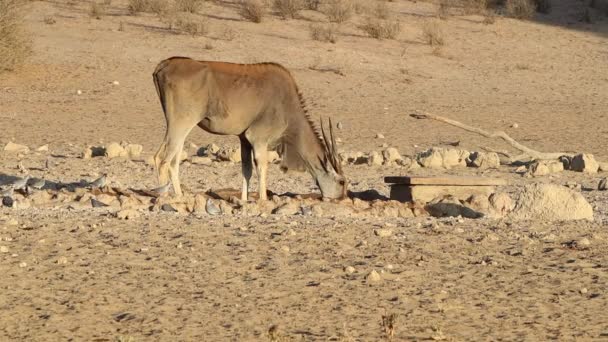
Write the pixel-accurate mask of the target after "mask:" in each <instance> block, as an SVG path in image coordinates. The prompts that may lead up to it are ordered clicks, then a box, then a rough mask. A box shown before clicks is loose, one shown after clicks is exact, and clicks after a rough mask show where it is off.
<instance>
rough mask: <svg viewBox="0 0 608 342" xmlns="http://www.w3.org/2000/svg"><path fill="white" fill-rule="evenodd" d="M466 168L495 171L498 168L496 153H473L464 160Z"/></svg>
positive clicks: (498, 160) (498, 162)
mask: <svg viewBox="0 0 608 342" xmlns="http://www.w3.org/2000/svg"><path fill="white" fill-rule="evenodd" d="M466 163H467V166H470V167H476V168H480V169H497V168H498V167H499V166H500V158H499V157H498V153H494V152H473V153H471V154H470V155H469V157H468V158H467V159H466Z"/></svg>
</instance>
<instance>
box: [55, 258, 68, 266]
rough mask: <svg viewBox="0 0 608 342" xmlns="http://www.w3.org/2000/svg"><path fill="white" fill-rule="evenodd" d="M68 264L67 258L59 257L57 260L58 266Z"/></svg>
mask: <svg viewBox="0 0 608 342" xmlns="http://www.w3.org/2000/svg"><path fill="white" fill-rule="evenodd" d="M67 263H68V258H66V257H64V256H62V257H59V258H58V259H57V264H58V265H65V264H67Z"/></svg>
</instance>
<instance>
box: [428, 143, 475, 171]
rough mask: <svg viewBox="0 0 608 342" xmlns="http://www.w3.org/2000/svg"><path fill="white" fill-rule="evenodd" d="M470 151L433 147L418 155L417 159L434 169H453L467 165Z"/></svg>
mask: <svg viewBox="0 0 608 342" xmlns="http://www.w3.org/2000/svg"><path fill="white" fill-rule="evenodd" d="M469 155H470V153H469V152H468V151H465V150H460V149H452V148H442V147H431V148H430V149H428V150H426V151H424V152H420V153H418V154H417V155H416V160H417V161H418V163H419V164H420V165H422V166H423V167H427V168H432V169H440V168H445V169H451V168H452V167H456V166H467V162H466V159H467V158H468V157H469Z"/></svg>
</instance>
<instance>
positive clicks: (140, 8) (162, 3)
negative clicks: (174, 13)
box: [127, 0, 169, 15]
mask: <svg viewBox="0 0 608 342" xmlns="http://www.w3.org/2000/svg"><path fill="white" fill-rule="evenodd" d="M127 9H128V10H129V12H130V13H131V14H137V13H139V12H152V13H156V14H159V15H160V14H162V13H165V12H168V11H169V2H168V1H166V0H129V3H128V5H127Z"/></svg>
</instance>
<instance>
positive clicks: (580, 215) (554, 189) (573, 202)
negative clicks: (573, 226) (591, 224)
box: [509, 184, 593, 222]
mask: <svg viewBox="0 0 608 342" xmlns="http://www.w3.org/2000/svg"><path fill="white" fill-rule="evenodd" d="M509 217H510V218H512V219H516V220H529V219H533V220H540V221H545V222H547V221H567V220H582V219H585V220H589V221H593V207H591V205H590V204H589V202H587V200H586V199H585V197H583V195H581V194H580V193H578V192H576V191H573V190H571V189H568V188H566V187H564V186H559V185H555V184H529V185H526V186H525V187H524V188H523V190H522V191H521V192H520V193H519V194H518V196H517V198H516V200H515V206H514V209H513V211H512V212H511V214H510V215H509Z"/></svg>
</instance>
